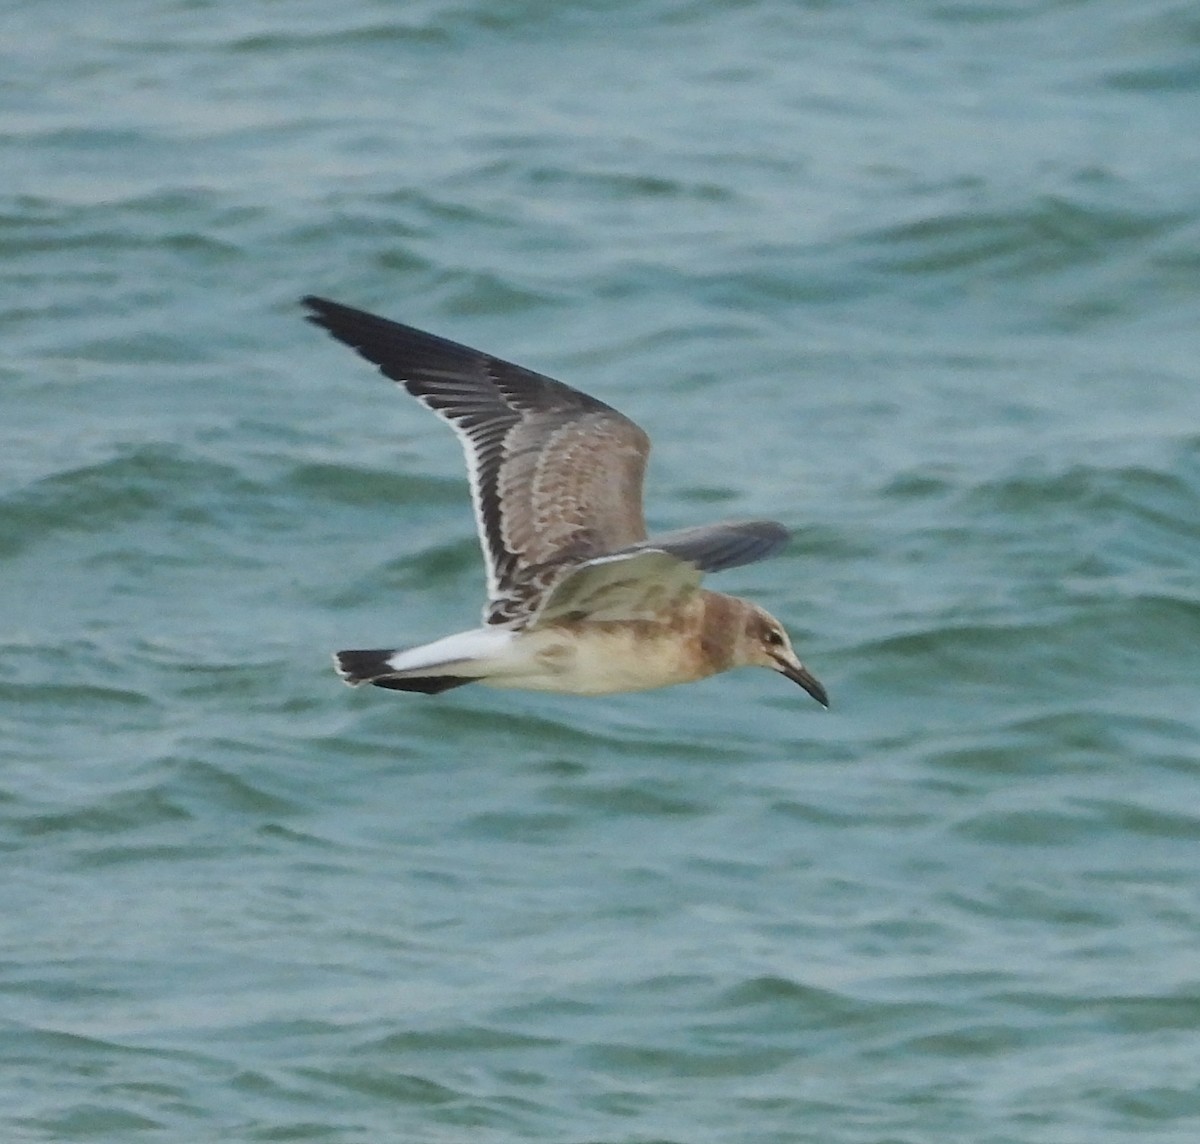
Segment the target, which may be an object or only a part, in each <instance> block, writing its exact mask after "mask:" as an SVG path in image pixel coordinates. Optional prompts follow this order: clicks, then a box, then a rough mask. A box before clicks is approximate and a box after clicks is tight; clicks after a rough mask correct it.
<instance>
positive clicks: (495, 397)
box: [304, 297, 650, 624]
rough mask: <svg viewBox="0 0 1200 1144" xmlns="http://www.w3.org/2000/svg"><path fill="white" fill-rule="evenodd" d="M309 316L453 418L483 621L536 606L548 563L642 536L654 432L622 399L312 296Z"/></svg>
mask: <svg viewBox="0 0 1200 1144" xmlns="http://www.w3.org/2000/svg"><path fill="white" fill-rule="evenodd" d="M304 304H305V306H307V307H308V309H309V310H310V314H309V316H308V320H309V321H310V322H313V323H314V324H316V325H318V326H321V327H323V328H324V329H326V330H328V331H329V332H330V333H331V334H332V335H333V336H334V337H335V338H337V339H338V340H339V341H342V342H345V343H346V345H348V346H350V347H351V348H352V349H354V350H357V351H358V353H359V354H361V355H362V356H363V357H364V358H366V359H367V360H368V361H370V362H373V363H374V364H375V365H377V366H378V367H379V369H380V371H381V372H382V373H383V375H384V376H385V377H389V378H391V379H392V380H393V381H398V382H399V383H400V384H401V385H403V386H404V388H405V389H407V390H408V392H409V393H411V394H412V395H413V396H414V397H415V398H416V399H417V400H418V401H420V402H421V403H422V404H423V405H424V406H426V407H427V408H428V409H431V410H433V412H434V413H436V414H438V416H439V417H441V418H443V419H444V420H446V421H448V422H449V423H450V424H451V426H453V428H454V431H455V432H456V433H457V434H458V437H459V440H460V441H461V442H462V446H463V451H464V453H465V454H466V460H467V470H468V474H469V476H470V480H471V499H472V501H473V503H474V505H475V517H476V522H477V524H478V527H479V537H480V542H481V544H482V547H483V553H484V558H485V561H486V564H487V580H488V607H487V608H485V610H484V619H485V621H486V622H488V623H499V624H505V623H512V622H514V621H517V620H520V619H522V618H523V617H525V616H526V615H527V614H528V612H529V610H530V609H531V608H532V607H534V606H536V603H537V597H538V595H540V593H541V592H542V591H543V590H544V588H545V586H546V584H547V583H548V582H549V581H550V580H552V579H554V578H556V577H553V576H550V575H548V573H549V572H550V570H551V568H552V567H554V566H559V565H561V564H562V563H563V562H572V563H574V562H582V561H586V560H588V559H590V558H592V557H595V556H599V555H602V554H604V553H608V552H614V551H616V550H618V549H624V548H627V547H629V546H630V545H632V544H635V543H637V542H638V541H640V540H642V539H644V538H645V535H646V525H645V520H644V518H643V516H642V478H643V476H644V473H645V468H646V457H647V454H648V453H649V451H650V441H649V439H648V438H647V436H646V434H645V433H643V432H642V430H641V429H639V428H638V426H637V425H635V424H634V423H633V422H632V421H630V420H629V419H628V418H627V417H624V416H622V415H621V414H620V413H618V412H617V411H616V410H615V409H612V408H611V407H609V406H608V405H605V404H604V403H603V402H602V401H597V400H596V399H595V398H594V397H589V396H588V395H587V394H586V393H580V392H579V391H578V390H576V389H572V388H571V387H570V386H567V385H563V384H562V382H559V381H555V380H554V379H553V378H549V377H545V376H543V375H542V374H538V373H533V372H531V371H530V370H527V369H523V368H521V366H518V365H513V364H512V363H511V362H506V361H502V360H500V359H499V358H494V357H492V356H491V355H490V354H485V353H481V352H480V351H479V350H473V349H470V348H469V347H467V346H462V345H459V344H458V343H456V342H451V341H447V340H446V339H445V338H439V337H436V336H435V335H433V334H427V333H424V332H423V331H421V330H417V329H414V328H413V327H411V326H405V325H402V324H400V323H399V322H392V321H389V320H387V319H386V318H380V317H376V316H375V315H374V314H368V313H366V312H365V311H363V310H356V309H354V308H352V307H350V306H343V305H340V304H339V303H337V302H330V301H328V300H326V299H324V298H316V297H307V298H305V299H304Z"/></svg>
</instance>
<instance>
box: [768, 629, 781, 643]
mask: <svg viewBox="0 0 1200 1144" xmlns="http://www.w3.org/2000/svg"><path fill="white" fill-rule="evenodd" d="M767 643H769V644H770V645H771V646H772V647H783V632H781V631H778V630H777V629H775V628H772V629H771V630H770V631H769V632H767Z"/></svg>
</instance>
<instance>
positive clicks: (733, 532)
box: [627, 520, 788, 572]
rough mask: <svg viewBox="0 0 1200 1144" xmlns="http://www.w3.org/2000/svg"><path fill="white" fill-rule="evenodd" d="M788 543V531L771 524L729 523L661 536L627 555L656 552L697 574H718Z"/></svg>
mask: <svg viewBox="0 0 1200 1144" xmlns="http://www.w3.org/2000/svg"><path fill="white" fill-rule="evenodd" d="M787 541H788V530H787V529H786V528H784V527H783V525H782V524H779V523H778V522H777V521H774V520H729V521H723V522H721V523H720V524H702V525H699V526H698V527H696V528H680V529H677V530H676V531H674V532H663V533H659V535H657V536H652V537H650V539H649V540H644V541H642V542H641V543H639V544H632V545H630V546H629V548H628V549H627V551H630V552H641V551H645V550H647V549H658V550H660V551H662V552H666V553H669V554H670V555H671V556H674V557H676V558H677V559H679V560H683V561H685V562H686V563H688V564H692V565H694V566H695V567H697V568H699V569H700V571H701V572H722V571H724V570H725V569H726V568H736V567H737V566H738V565H740V564H753V563H754V562H755V561H756V560H766V559H767V557H768V556H774V555H775V553H777V552H778V551H780V549H782V548H783V546H784V545H785V544H787Z"/></svg>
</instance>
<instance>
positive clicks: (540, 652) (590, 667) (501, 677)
mask: <svg viewBox="0 0 1200 1144" xmlns="http://www.w3.org/2000/svg"><path fill="white" fill-rule="evenodd" d="M641 630H642V631H643V632H644V631H645V629H644V628H642V629H641ZM509 650H510V653H511V655H512V658H511V660H510V662H509V664H506V665H505V666H506V668H507V670H504V671H502V672H497V673H496V674H492V675H489V676H488V677H487V678H484V679H481V680H480V682H481V683H484V684H487V685H488V686H491V687H511V688H516V689H519V690H522V691H561V692H566V693H567V694H570V695H609V694H612V693H614V692H620V691H648V690H650V689H651V688H655V687H669V686H671V685H672V684H675V683H688V682H690V681H691V680H693V679H699V678H701V677H702V676H703V675H705V674H707V672H704V671H697V668H696V663H695V657H694V656H692V655H691V654H689V653H690V648H689V647H688V646H687V644H686V643H684V642H681V641H678V640H673V639H671V638H669V637H667V636H666V635H665V634H664V637H662V638H651V639H647V638H644V637H643V638H641V639H638V638H636V637H635V636H634V635H633V634H631V633H629V632H628V631H622V630H620V629H619V628H617V629H614V627H612V626H607V625H606V627H605V629H598V630H593V631H587V630H586V629H582V630H579V629H576V630H575V631H561V630H557V629H552V630H549V631H536V630H535V631H531V632H522V633H521V634H520V635H519V636H518V637H517V638H516V639H515V640H514V641H513V643H512V644H511V645H510V648H509Z"/></svg>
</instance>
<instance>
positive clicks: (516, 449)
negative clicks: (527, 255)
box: [303, 296, 829, 707]
mask: <svg viewBox="0 0 1200 1144" xmlns="http://www.w3.org/2000/svg"><path fill="white" fill-rule="evenodd" d="M303 304H304V305H305V306H306V307H307V309H308V314H307V315H306V317H307V320H308V321H310V322H312V323H314V324H315V325H317V326H321V327H322V328H324V329H325V330H327V331H328V332H329V333H330V334H332V335H333V336H334V337H335V338H337V340H338V341H340V342H344V343H345V344H346V345H348V346H349V347H350V348H351V349H353V350H356V351H357V352H358V353H359V354H360V355H361V356H362V357H364V358H366V360H367V361H369V362H372V363H373V364H374V365H376V366H378V367H379V370H380V372H381V373H382V374H383V375H384V376H385V377H388V378H391V380H393V381H396V382H399V383H400V384H401V385H402V386H404V388H405V389H406V390H407V391H408V392H409V393H410V394H412V396H413V397H415V398H416V399H417V400H418V401H419V402H420V403H421V404H422V405H424V406H425V407H426V408H427V409H430V410H432V411H433V412H434V413H436V414H437V415H438V416H439V417H440V418H442V420H444V421H447V422H448V423H449V424H450V426H451V427H452V428H453V429H454V431H455V433H456V434H457V435H458V438H459V440H460V442H461V443H462V447H463V451H464V453H465V454H466V461H467V473H468V476H469V478H470V485H471V500H472V503H473V504H474V507H475V520H476V524H477V526H478V530H479V540H480V544H481V546H482V548H483V556H484V562H485V565H486V568H487V603H486V605H485V606H484V610H483V626H482V627H479V628H473V629H471V630H470V631H465V632H458V633H457V634H455V635H451V636H446V637H445V638H443V639H439V640H435V641H434V642H433V643H429V644H423V645H422V646H420V647H414V648H409V649H407V650H398V649H395V648H374V649H366V650H364V649H357V650H350V651H339V652H337V653H336V654H335V656H334V663H335V666H336V669H337V672H338V674H339V675H340V676H341V678H342V679H343V680H344V681H345V682H346V683H348V684H350V685H351V686H358V685H360V684H363V683H371V684H374V685H375V686H376V687H383V688H388V689H390V690H393V691H416V692H421V693H423V694H426V695H436V694H438V693H440V692H443V691H448V690H449V689H450V688H452V687H461V686H463V685H464V684H468V683H482V684H486V685H488V686H491V687H510V688H521V689H525V690H530V691H557V692H565V693H568V694H573V695H604V694H611V693H615V692H623V691H644V690H649V689H650V688H655V687H669V686H672V685H674V684H678V683H690V682H692V681H693V680H697V679H704V678H705V677H707V676H710V675H715V674H717V673H718V672H722V671H728V670H729V669H730V668H734V667H750V666H753V667H768V668H771V669H772V670H774V671H777V672H779V673H780V674H782V675H784V676H786V677H787V678H788V679H790V680H792V681H793V682H794V683H797V684H799V685H800V686H801V687H803V688H804V690H805V691H807V692H808V693H809V695H811V696H812V697H813V698H814V699H815V700H816V701H817V702H818V703H820V704H821V705H822V706H825V707H828V705H829V699H828V696H827V695H826V692H825V688H824V687H823V686H822V685H821V683H820V682H819V681H818V680H817V678H816V676H814V675H813V674H812V673H811V672H810V671H809V670H808V668H806V667H805V666H804V664H802V663H801V662H800V660H799V659H798V658H797V656H796V653H795V652H794V651H793V650H792V645H791V641H790V640H789V639H788V635H787V632H785V631H784V629H783V625H782V624H781V623H780V622H779V621H778V620H777V619H775V617H774V616H772V615H771V614H770V613H769V612H767V611H765V610H764V609H763V608H760V607H759V606H758V605H757V604H753V603H751V602H750V601H749V600H742V599H739V598H738V597H736V596H727V595H725V594H724V593H721V592H711V591H708V590H706V589H704V588H701V587H700V580H701V577H702V576H703V574H704V573H706V572H719V571H722V570H724V569H726V568H734V567H737V566H738V565H741V564H749V563H752V562H753V561H756V560H762V559H765V558H766V557H768V556H772V555H774V554H775V553H776V552H778V551H779V550H780V549H781V548H782V547H783V545H784V544H785V543H786V542H787V537H788V533H787V529H785V528H784V527H783V525H781V524H778V523H776V522H775V521H769V520H741V521H725V522H722V523H720V524H709V525H702V526H700V527H698V528H684V529H679V530H677V531H674V532H666V533H661V534H659V535H657V536H652V537H647V535H646V524H645V519H644V517H643V514H642V478H643V475H644V473H645V470H646V459H647V457H648V455H649V453H650V439H649V438H648V437H647V436H646V434H645V433H644V432H643V431H642V430H641V429H640V428H639V427H638V426H637V425H635V424H634V423H633V422H632V421H630V420H629V418H627V417H625V416H623V415H622V414H620V413H618V412H617V411H616V410H615V409H613V408H612V407H611V406H608V405H605V404H604V402H602V401H598V400H597V399H596V398H594V397H589V396H588V395H587V394H586V393H581V392H580V391H579V390H577V389H572V388H571V387H570V386H568V385H564V384H563V383H562V382H560V381H555V380H554V379H553V378H550V377H546V376H544V375H542V374H539V373H534V372H532V371H531V370H528V369H524V368H522V367H521V366H519V365H513V364H512V363H511V362H507V361H502V360H501V359H500V358H496V357H492V356H491V355H490V354H486V353H482V352H480V351H479V350H473V349H470V348H468V347H467V346H463V345H459V344H458V343H456V342H452V341H448V340H446V339H445V338H440V337H437V336H436V335H434V334H427V333H425V332H423V331H421V330H418V329H414V328H413V327H412V326H405V325H402V324H401V323H399V322H393V321H389V320H388V319H387V318H380V317H377V316H376V315H374V314H369V313H367V312H366V311H364V310H356V309H354V308H353V307H351V306H343V305H341V304H340V303H338V302H331V301H328V300H327V299H325V298H317V297H313V296H309V297H306V298H305V299H304V300H303Z"/></svg>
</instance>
